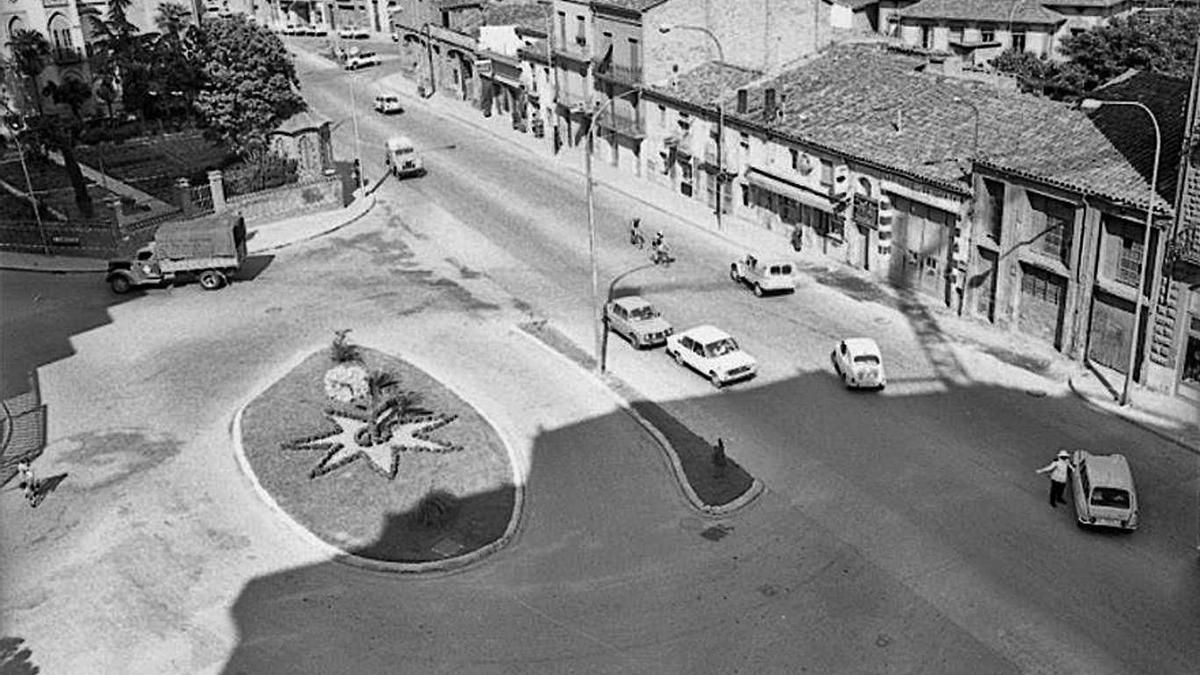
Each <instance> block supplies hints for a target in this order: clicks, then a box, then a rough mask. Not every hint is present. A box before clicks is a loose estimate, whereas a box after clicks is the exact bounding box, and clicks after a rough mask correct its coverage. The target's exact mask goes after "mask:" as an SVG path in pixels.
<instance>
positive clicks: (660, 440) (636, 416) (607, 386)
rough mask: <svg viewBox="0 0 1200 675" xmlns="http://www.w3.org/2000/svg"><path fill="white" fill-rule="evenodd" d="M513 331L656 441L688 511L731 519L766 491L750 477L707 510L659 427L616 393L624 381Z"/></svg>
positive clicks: (757, 480) (764, 486) (517, 327)
mask: <svg viewBox="0 0 1200 675" xmlns="http://www.w3.org/2000/svg"><path fill="white" fill-rule="evenodd" d="M513 331H514V332H516V333H519V334H521V335H524V336H525V337H527V338H528V339H530V340H532V341H533V342H535V343H536V344H538V345H539V346H540V347H541V348H542V349H544V350H546V351H548V352H550V353H551V354H554V355H555V356H556V357H557V358H559V359H562V360H564V361H566V362H567V363H569V364H571V366H572V367H574V368H575V369H577V370H579V371H580V372H581V373H583V374H585V375H586V376H587V377H590V378H592V379H594V380H596V381H597V382H598V383H599V384H601V385H603V386H604V390H605V391H607V392H608V394H609V396H610V397H611V398H612V400H613V401H615V402H616V403H617V405H618V407H620V408H621V410H622V411H623V412H624V413H625V414H627V415H629V416H630V417H631V418H633V420H634V421H635V422H637V423H638V424H639V425H640V426H641V427H642V428H643V429H645V430H646V432H647V433H649V434H650V436H651V437H652V438H653V439H654V440H655V442H656V443H657V445H658V447H659V449H661V450H662V454H663V455H664V456H665V457H666V459H667V463H668V464H669V465H670V466H671V471H672V472H673V473H674V475H675V482H676V483H677V484H678V486H679V488H680V491H681V492H683V495H684V496H685V497H686V498H687V501H688V503H689V504H690V505H691V507H692V508H693V509H695V510H696V511H699V512H700V513H701V514H702V515H704V516H707V517H710V518H722V517H725V516H728V515H731V514H733V513H734V512H735V511H738V510H740V509H742V508H743V507H746V506H749V505H750V504H751V503H752V502H753V501H754V500H755V499H757V498H758V497H759V495H761V494H762V493H763V492H765V491H766V485H764V484H763V483H762V481H760V480H759V479H758V478H753V477H752V482H751V483H750V487H749V488H748V489H747V490H746V491H745V492H744V493H742V494H741V496H739V497H738V498H736V499H734V500H733V501H731V502H729V503H728V504H721V505H720V506H710V505H708V504H705V503H704V501H703V500H701V499H700V496H699V495H697V494H696V491H695V490H694V489H693V488H692V485H691V483H690V482H688V479H687V474H686V473H685V472H684V470H683V463H682V462H680V460H679V454H678V453H677V452H676V451H675V446H674V445H672V444H671V441H670V440H669V439H668V438H667V437H666V435H664V434H663V433H662V432H661V431H659V430H658V427H656V426H654V424H653V423H651V422H650V420H648V419H646V418H645V417H644V416H643V415H642V414H641V413H639V412H638V411H637V410H636V409H634V407H633V406H632V405H631V404H630V403H629V401H628V400H627V399H626V398H625V397H624V395H622V394H620V393H619V392H618V391H617V389H618V388H620V387H622V386H624V387H629V385H628V384H626V383H625V381H624V380H622V379H621V378H619V377H617V376H616V375H612V374H610V373H609V374H605V375H603V376H600V377H597V376H596V375H595V374H594V373H592V372H591V371H589V370H588V369H586V368H584V367H582V366H580V365H579V364H578V363H576V362H575V361H574V360H572V359H571V358H570V357H569V356H567V355H566V354H563V353H562V352H560V351H558V350H557V349H555V348H554V347H552V346H550V345H549V344H546V343H545V342H544V341H542V340H541V339H539V338H538V337H537V336H536V335H533V334H532V333H530V332H529V331H527V330H524V329H523V328H522V327H520V326H516V327H514V328H513ZM614 385H615V386H614Z"/></svg>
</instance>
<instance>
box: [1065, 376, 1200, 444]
mask: <svg viewBox="0 0 1200 675" xmlns="http://www.w3.org/2000/svg"><path fill="white" fill-rule="evenodd" d="M1123 382H1124V380H1123V376H1122V375H1121V374H1120V373H1116V372H1115V371H1113V372H1105V371H1102V370H1100V369H1098V368H1076V369H1074V370H1073V371H1072V372H1071V374H1070V376H1069V377H1068V380H1067V383H1068V385H1069V387H1070V390H1071V392H1072V393H1074V394H1075V395H1076V396H1077V397H1079V398H1080V399H1081V400H1083V401H1084V402H1085V403H1087V404H1088V405H1089V406H1091V407H1093V408H1095V409H1097V410H1101V411H1103V412H1106V413H1108V414H1110V415H1115V416H1117V417H1120V418H1121V419H1123V420H1125V421H1127V422H1129V423H1130V424H1133V425H1135V426H1137V427H1139V428H1141V429H1144V430H1146V431H1148V432H1150V433H1152V434H1154V435H1156V436H1158V437H1159V438H1162V439H1164V440H1167V441H1170V442H1172V443H1175V444H1176V445H1178V446H1180V447H1182V448H1184V449H1187V450H1190V451H1192V452H1198V453H1200V412H1198V411H1200V406H1197V405H1196V404H1195V403H1193V402H1190V401H1187V400H1184V399H1180V398H1178V397H1172V396H1167V395H1165V394H1160V393H1158V392H1153V391H1150V390H1147V389H1144V388H1141V387H1134V388H1133V389H1132V390H1131V391H1130V392H1129V397H1128V403H1127V404H1126V405H1122V404H1121V398H1122V393H1123V389H1124V387H1123Z"/></svg>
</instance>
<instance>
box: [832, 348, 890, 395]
mask: <svg viewBox="0 0 1200 675" xmlns="http://www.w3.org/2000/svg"><path fill="white" fill-rule="evenodd" d="M829 358H830V360H832V361H833V369H834V370H836V371H837V374H838V377H840V378H842V382H844V383H845V384H846V386H847V387H853V388H873V389H883V388H884V387H885V386H887V374H886V373H885V372H884V370H883V355H882V354H881V353H880V352H879V345H877V344H875V341H874V340H872V339H871V338H863V337H859V338H847V339H845V340H842V341H841V342H839V343H838V344H837V347H835V348H834V349H833V353H832V354H830V355H829Z"/></svg>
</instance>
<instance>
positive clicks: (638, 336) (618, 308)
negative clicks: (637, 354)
mask: <svg viewBox="0 0 1200 675" xmlns="http://www.w3.org/2000/svg"><path fill="white" fill-rule="evenodd" d="M604 324H605V325H606V326H608V329H609V330H611V331H612V332H614V333H616V334H617V335H621V336H623V337H624V338H625V339H626V340H629V343H630V344H632V345H633V346H634V348H635V349H641V348H642V347H654V346H657V345H661V344H666V342H667V338H668V337H670V335H671V333H673V332H674V329H672V328H671V324H669V323H667V320H666V319H664V318H662V315H661V314H659V313H658V310H656V309H654V307H653V306H652V305H651V304H650V303H649V302H647V301H646V300H645V299H644V298H641V297H638V296H636V295H627V296H625V297H623V298H617V299H616V300H613V301H612V302H610V303H608V304H607V305H605V306H604Z"/></svg>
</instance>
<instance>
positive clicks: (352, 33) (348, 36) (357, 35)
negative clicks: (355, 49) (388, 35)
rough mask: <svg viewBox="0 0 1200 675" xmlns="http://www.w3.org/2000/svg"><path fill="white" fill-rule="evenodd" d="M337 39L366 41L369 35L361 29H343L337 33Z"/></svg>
mask: <svg viewBox="0 0 1200 675" xmlns="http://www.w3.org/2000/svg"><path fill="white" fill-rule="evenodd" d="M338 37H340V38H342V39H343V40H366V39H367V38H369V37H371V34H370V33H368V32H367V31H366V30H364V29H362V28H343V29H342V30H339V31H338Z"/></svg>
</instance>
